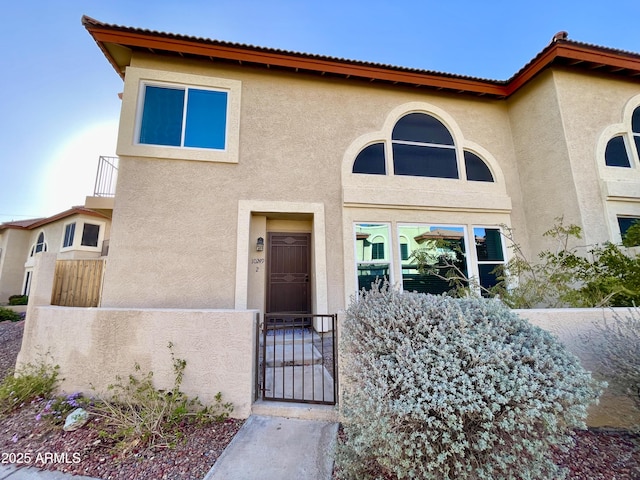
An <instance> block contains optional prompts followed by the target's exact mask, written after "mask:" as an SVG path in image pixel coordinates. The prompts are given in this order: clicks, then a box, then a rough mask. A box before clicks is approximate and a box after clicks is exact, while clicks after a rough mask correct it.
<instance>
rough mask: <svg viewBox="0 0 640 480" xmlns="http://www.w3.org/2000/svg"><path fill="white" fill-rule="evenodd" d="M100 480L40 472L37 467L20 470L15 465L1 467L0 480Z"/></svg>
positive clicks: (46, 471) (45, 471) (97, 479)
mask: <svg viewBox="0 0 640 480" xmlns="http://www.w3.org/2000/svg"><path fill="white" fill-rule="evenodd" d="M5 479H6V480H36V479H37V480H100V479H99V478H94V477H81V476H76V475H69V474H67V473H62V472H56V471H49V470H40V469H38V468H35V467H25V468H18V467H16V466H15V465H0V480H5Z"/></svg>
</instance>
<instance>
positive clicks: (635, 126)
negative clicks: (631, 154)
mask: <svg viewBox="0 0 640 480" xmlns="http://www.w3.org/2000/svg"><path fill="white" fill-rule="evenodd" d="M631 133H632V135H633V140H634V141H635V143H636V150H638V156H640V107H637V108H636V109H635V110H634V111H633V116H632V117H631Z"/></svg>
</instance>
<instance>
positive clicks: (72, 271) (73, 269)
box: [51, 259, 105, 307]
mask: <svg viewBox="0 0 640 480" xmlns="http://www.w3.org/2000/svg"><path fill="white" fill-rule="evenodd" d="M104 264H105V260H104V259H92V260H57V261H56V270H55V274H54V278H53V291H52V292H51V305H60V306H63V307H97V306H98V304H99V303H100V294H101V292H102V274H103V272H104Z"/></svg>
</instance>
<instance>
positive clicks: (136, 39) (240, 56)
mask: <svg viewBox="0 0 640 480" xmlns="http://www.w3.org/2000/svg"><path fill="white" fill-rule="evenodd" d="M89 31H90V33H91V35H92V36H93V37H94V39H95V40H96V41H97V42H98V43H99V44H104V43H116V44H123V45H128V46H132V47H141V48H149V49H151V50H168V51H172V52H179V53H187V54H193V55H199V56H205V57H213V58H222V59H227V60H235V61H244V62H253V63H259V64H264V65H272V66H276V65H277V66H281V67H287V68H297V69H301V70H309V71H316V72H325V73H334V74H339V75H345V76H351V77H361V78H366V79H369V80H371V79H373V80H382V81H388V82H397V83H404V84H410V85H416V86H427V87H435V88H442V89H449V90H459V91H466V92H473V93H481V94H486V95H494V96H504V94H505V88H504V86H502V85H495V84H491V83H486V82H480V81H475V80H468V79H463V78H449V77H444V76H442V77H441V76H437V75H431V74H427V73H414V72H403V71H396V70H391V69H385V68H376V67H372V66H368V65H354V64H347V63H342V62H336V61H331V60H326V59H320V58H308V57H299V56H292V55H285V54H279V53H272V52H262V51H256V50H247V49H242V48H234V47H229V46H222V45H204V44H199V43H196V42H191V41H186V40H181V39H174V38H157V37H152V36H149V35H144V34H139V33H130V32H113V31H109V30H103V29H94V28H89ZM101 49H102V51H103V52H106V48H103V47H101ZM109 57H110V55H108V54H107V58H108V59H109V61H110V62H111V64H112V65H114V64H115V61H114V60H113V59H112V58H109ZM116 71H118V72H120V71H121V67H120V66H118V67H117V68H116Z"/></svg>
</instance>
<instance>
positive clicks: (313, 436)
mask: <svg viewBox="0 0 640 480" xmlns="http://www.w3.org/2000/svg"><path fill="white" fill-rule="evenodd" d="M337 433H338V424H337V423H335V422H329V421H321V420H300V419H294V418H283V417H268V416H259V415H252V416H251V417H249V419H248V420H247V421H246V422H245V424H244V425H243V426H242V428H241V429H240V431H239V432H238V433H237V434H236V436H235V438H234V439H233V440H232V441H231V443H230V444H229V446H227V448H226V450H225V451H224V452H223V453H222V455H221V456H220V458H219V459H218V460H217V461H216V463H215V465H214V466H213V468H212V469H211V470H210V471H209V473H208V474H207V475H206V476H205V478H204V480H255V479H256V478H259V479H260V480H301V479H304V480H330V479H331V472H332V470H333V454H334V449H335V445H336V438H337Z"/></svg>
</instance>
